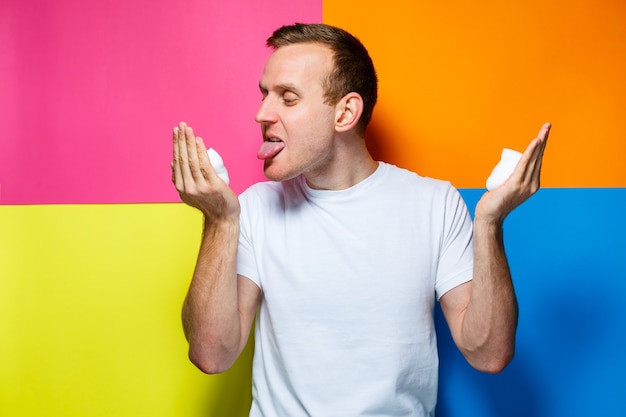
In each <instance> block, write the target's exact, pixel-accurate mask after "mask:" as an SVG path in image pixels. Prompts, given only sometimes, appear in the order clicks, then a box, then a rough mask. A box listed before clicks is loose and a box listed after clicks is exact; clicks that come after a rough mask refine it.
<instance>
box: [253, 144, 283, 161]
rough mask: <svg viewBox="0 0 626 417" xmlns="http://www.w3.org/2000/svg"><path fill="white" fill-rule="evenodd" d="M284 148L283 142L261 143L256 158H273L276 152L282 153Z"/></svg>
mask: <svg viewBox="0 0 626 417" xmlns="http://www.w3.org/2000/svg"><path fill="white" fill-rule="evenodd" d="M284 147H285V143H284V142H269V141H268V142H263V144H262V145H261V147H260V148H259V152H258V153H257V158H259V159H263V160H265V159H270V158H273V157H275V156H276V154H277V153H278V152H280V151H282V150H283V148H284Z"/></svg>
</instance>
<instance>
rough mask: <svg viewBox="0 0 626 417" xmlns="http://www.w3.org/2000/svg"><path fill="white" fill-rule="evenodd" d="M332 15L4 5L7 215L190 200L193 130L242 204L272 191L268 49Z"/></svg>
mask: <svg viewBox="0 0 626 417" xmlns="http://www.w3.org/2000/svg"><path fill="white" fill-rule="evenodd" d="M321 15H322V4H321V1H308V0H264V1H255V2H251V1H249V0H229V1H227V2H225V1H217V0H213V1H203V0H188V1H180V0H158V1H150V0H132V1H124V0H117V1H110V0H109V1H107V0H91V1H88V2H86V1H82V0H37V1H34V0H4V1H2V3H1V4H0V39H1V40H2V41H1V43H0V129H1V130H0V131H1V132H2V136H1V137H0V204H80V203H142V202H171V201H180V200H179V197H178V195H177V194H176V192H175V190H174V189H173V186H172V184H171V180H170V178H171V171H170V168H169V163H170V160H171V129H172V127H173V126H174V125H176V124H177V123H178V122H179V121H181V120H184V121H186V122H188V123H189V124H190V125H192V126H193V127H194V129H195V131H196V132H197V134H198V135H200V136H202V137H203V138H204V139H205V141H206V142H207V143H208V144H209V145H210V146H213V147H214V148H216V149H217V150H218V151H219V152H220V153H221V154H222V156H223V157H224V160H225V162H226V166H227V168H229V171H230V176H231V186H232V187H233V189H234V190H235V191H236V192H241V191H242V190H243V189H244V188H246V187H247V186H248V185H250V184H251V183H253V182H255V181H258V180H260V179H263V175H262V164H261V163H260V162H259V161H258V160H257V159H256V150H257V147H258V145H259V144H260V142H261V139H260V133H259V132H260V130H259V128H258V126H257V124H256V123H255V122H254V114H255V112H256V109H257V106H258V105H259V103H260V93H259V92H258V80H259V77H260V75H261V71H262V69H263V63H264V60H265V58H266V57H267V55H268V54H269V50H268V49H267V48H266V47H265V39H266V38H267V37H268V36H269V35H270V34H271V32H272V31H273V30H274V29H276V28H277V27H279V26H281V25H283V24H288V23H293V22H295V21H301V22H319V21H321Z"/></svg>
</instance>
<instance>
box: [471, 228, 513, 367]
mask: <svg viewBox="0 0 626 417" xmlns="http://www.w3.org/2000/svg"><path fill="white" fill-rule="evenodd" d="M517 317H518V309H517V300H516V297H515V291H514V289H513V283H512V281H511V274H510V270H509V265H508V262H507V259H506V255H505V251H504V242H503V232H502V223H501V222H483V221H481V220H480V219H479V220H478V221H476V222H475V223H474V279H473V281H472V293H471V296H470V300H469V303H468V306H467V310H466V312H465V315H464V318H463V324H462V328H461V337H462V346H463V349H462V350H463V353H464V355H465V356H466V358H467V359H468V361H469V362H470V363H471V364H472V365H473V366H474V367H476V368H478V369H481V370H484V371H486V372H499V371H500V370H502V369H503V368H504V367H505V366H506V365H507V364H508V363H509V362H510V360H511V359H512V358H513V353H514V350H515V332H516V328H517Z"/></svg>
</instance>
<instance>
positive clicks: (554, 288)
mask: <svg viewBox="0 0 626 417" xmlns="http://www.w3.org/2000/svg"><path fill="white" fill-rule="evenodd" d="M479 3H480V2H479ZM624 19H626V6H625V5H624V4H623V2H619V1H604V2H592V1H591V0H585V1H580V2H575V3H574V4H570V3H562V2H557V3H553V4H545V2H542V1H540V0H528V1H524V2H522V1H517V0H516V1H513V2H508V3H503V2H496V1H491V0H490V1H486V2H482V3H480V4H476V2H469V1H460V2H453V3H450V2H435V1H423V2H413V1H408V0H405V1H391V2H385V3H381V2H374V1H369V2H368V1H366V2H363V1H354V0H343V1H341V2H340V1H335V0H324V1H313V2H311V1H306V0H297V1H293V0H291V1H286V0H264V1H260V2H258V1H251V0H235V1H230V2H218V1H209V2H205V1H200V0H189V1H186V2H176V1H173V0H158V1H156V2H155V1H147V0H133V1H121V0H119V1H104V0H94V1H90V2H81V1H78V0H56V1H53V0H38V1H34V0H20V1H17V0H4V1H3V2H2V3H0V129H1V131H2V132H3V135H2V137H1V138H0V204H1V205H0V335H1V338H2V342H1V343H0V415H2V416H57V415H58V416H61V415H62V416H70V417H71V416H83V415H90V416H111V415H116V416H133V417H134V416H137V415H150V416H155V417H159V416H171V415H176V416H245V415H246V412H247V409H248V406H249V401H250V382H249V380H250V368H249V364H250V359H251V350H250V347H248V349H247V350H246V351H245V353H244V355H243V356H242V358H241V359H240V360H239V361H238V362H237V364H236V365H235V367H234V368H233V369H232V370H230V371H229V372H227V373H225V374H223V375H218V376H205V375H203V374H201V373H200V372H199V371H197V370H196V369H195V368H193V366H192V365H191V364H190V363H189V362H188V361H187V359H186V343H185V341H184V338H183V335H182V330H181V327H180V318H179V316H180V306H181V303H182V298H183V297H184V294H185V291H186V289H187V285H188V282H189V277H190V275H191V272H192V269H193V264H194V260H195V256H196V253H197V248H198V243H199V239H200V224H201V221H202V219H201V217H200V216H199V215H198V213H196V212H195V211H194V210H192V209H190V208H187V207H186V206H184V205H183V204H181V203H179V200H178V196H177V195H176V193H175V191H174V190H173V187H172V186H171V183H170V170H169V160H170V158H171V151H170V145H171V142H170V130H171V127H172V126H173V125H175V124H176V123H177V122H178V121H180V120H185V121H187V122H189V123H190V124H191V125H193V126H194V128H195V129H196V131H197V132H199V134H201V135H202V136H203V137H204V138H205V140H207V142H209V143H210V144H211V145H212V146H214V147H215V148H217V149H218V150H219V151H220V153H222V154H223V156H224V159H225V161H226V164H227V166H228V167H229V169H230V173H231V181H232V186H233V188H234V189H235V191H236V192H241V191H243V190H244V189H245V188H246V187H247V186H248V185H250V184H252V183H253V182H256V181H259V180H262V179H263V177H262V172H261V165H260V163H259V162H258V161H257V160H256V158H255V151H256V147H257V144H258V142H259V129H258V127H257V126H256V125H255V122H254V120H253V116H254V112H255V110H256V107H257V105H258V103H259V93H258V90H257V82H258V77H259V76H260V72H261V70H262V65H263V61H264V59H265V57H266V56H267V54H268V51H267V50H266V48H265V47H264V40H265V38H266V37H267V36H269V34H270V33H271V31H272V30H273V29H275V28H276V27H278V26H280V25H282V24H285V23H291V22H294V21H302V22H320V21H323V22H326V23H330V24H336V25H339V26H342V27H344V28H346V29H348V30H350V31H352V32H353V33H354V34H356V35H357V36H358V37H359V38H361V40H362V41H363V42H364V43H365V44H366V45H367V46H368V48H369V49H370V52H371V54H372V56H373V58H374V61H375V63H376V64H377V69H378V72H379V77H380V102H379V106H378V108H377V110H376V112H375V115H374V120H373V125H372V129H371V130H370V132H369V133H368V134H369V138H368V140H369V141H370V147H371V149H372V152H373V153H374V154H375V155H376V156H377V157H378V158H380V159H383V160H386V161H389V162H392V163H395V164H396V165H399V166H403V167H407V168H410V169H413V170H415V171H417V172H419V173H420V174H422V175H427V176H433V177H439V178H446V179H449V180H451V181H452V182H453V184H454V185H456V186H457V187H459V188H460V190H461V193H462V195H463V197H464V198H465V199H466V201H467V203H468V206H469V207H470V208H471V209H472V208H473V207H474V206H475V204H476V202H477V201H478V199H479V198H480V196H481V195H482V193H484V181H485V179H486V177H487V176H488V174H489V172H490V170H491V167H492V166H493V165H494V164H495V163H496V162H497V160H498V158H499V153H500V150H501V148H502V147H505V146H506V147H512V148H516V149H519V150H523V148H524V147H525V146H526V144H527V143H528V142H529V140H530V139H531V138H532V137H533V136H534V135H535V134H536V132H537V130H538V129H539V127H540V125H541V124H542V123H543V122H545V121H551V122H552V123H553V124H554V128H553V131H552V134H551V138H550V142H549V144H548V148H547V150H546V155H545V159H544V175H543V186H544V187H545V188H544V189H542V190H541V191H540V192H539V193H538V194H537V195H536V196H535V197H533V198H532V199H531V200H530V201H529V202H527V203H526V204H525V205H524V206H522V207H520V208H519V209H518V210H517V211H516V212H514V213H513V214H512V215H511V216H510V218H509V219H507V222H506V224H505V239H506V245H507V252H508V256H509V260H510V263H511V268H512V271H513V275H514V280H515V285H516V288H517V292H518V296H519V302H520V309H521V311H520V325H519V332H518V343H517V355H516V358H515V360H514V361H513V363H512V364H511V365H510V366H509V367H508V368H507V369H506V370H505V371H504V372H503V373H502V374H500V375H495V376H494V375H483V374H480V373H477V372H475V371H473V370H472V369H471V368H470V367H469V366H468V365H466V364H465V362H464V361H463V359H462V358H461V357H460V355H459V354H458V352H457V351H456V349H455V348H454V346H453V345H452V342H451V340H450V338H449V334H448V333H447V329H446V327H445V324H443V323H442V319H441V315H440V314H439V313H438V314H437V316H436V319H437V320H438V327H439V329H440V333H439V335H440V349H441V357H442V358H441V385H440V403H439V407H438V414H437V415H438V416H443V417H446V416H454V417H457V416H476V415H480V416H487V417H489V416H493V417H495V416H503V415H507V416H527V415H534V416H540V417H541V416H546V417H548V416H550V417H553V416H571V415H622V414H625V413H626V407H625V406H624V405H623V403H622V402H621V401H620V399H621V398H622V397H623V395H624V394H626V391H625V390H624V387H623V384H621V379H622V378H621V377H622V375H624V373H626V361H625V360H624V359H623V352H624V350H625V349H626V346H625V345H626V342H625V341H624V338H623V337H622V335H623V334H624V332H625V331H626V312H625V311H624V308H623V305H624V304H625V302H626V295H625V294H626V279H625V278H626V266H625V265H624V262H623V258H624V256H625V255H626V244H624V241H623V238H622V236H623V235H624V232H626V221H625V220H624V216H623V211H624V209H623V207H624V205H625V204H626V169H624V165H623V162H622V161H623V160H624V159H625V157H626V130H625V128H624V123H623V121H622V119H623V115H622V114H623V113H624V110H625V109H626V103H625V102H624V97H626V79H625V78H624V76H623V74H625V73H626V58H624V57H626V26H625V25H623V22H624V21H625V20H624Z"/></svg>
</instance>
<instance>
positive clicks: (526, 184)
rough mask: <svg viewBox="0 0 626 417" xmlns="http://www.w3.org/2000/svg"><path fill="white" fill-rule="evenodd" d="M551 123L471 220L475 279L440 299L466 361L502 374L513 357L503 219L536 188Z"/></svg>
mask: <svg viewBox="0 0 626 417" xmlns="http://www.w3.org/2000/svg"><path fill="white" fill-rule="evenodd" d="M549 131H550V125H549V124H545V125H544V126H543V127H542V129H541V131H540V132H539V135H538V137H537V138H536V139H534V140H533V141H532V142H531V143H530V145H529V146H528V148H527V149H526V151H525V152H524V155H523V156H522V158H521V160H520V162H519V163H518V165H517V167H516V168H515V172H514V173H513V175H512V176H511V177H510V178H509V179H508V180H507V181H506V182H505V183H504V184H503V185H502V186H500V187H498V188H496V189H494V190H492V191H490V192H487V193H486V194H485V195H484V196H483V197H482V198H481V200H480V201H479V202H478V205H477V206H476V213H475V216H474V277H473V280H472V282H468V283H466V284H463V285H460V286H459V287H457V288H455V289H453V290H451V291H449V292H448V293H446V294H445V295H444V296H443V297H441V300H440V302H441V307H442V311H443V313H444V315H445V317H446V320H447V322H448V325H449V327H450V331H451V333H452V337H453V339H454V341H455V343H456V345H457V346H458V347H459V349H460V351H461V352H462V353H463V355H464V356H465V358H466V359H467V360H468V362H469V363H470V364H471V365H472V366H473V367H475V368H476V369H479V370H481V371H485V372H492V373H495V372H500V371H501V370H502V369H504V367H506V365H507V364H508V363H509V362H510V361H511V359H512V358H513V354H514V351H515V332H516V329H517V317H518V310H517V300H516V298H515V291H514V289H513V282H512V280H511V273H510V271H509V265H508V262H507V259H506V255H505V251H504V242H503V232H502V225H503V222H504V219H505V218H506V216H507V215H508V214H509V213H510V212H511V211H513V210H514V209H515V208H516V207H517V206H519V205H520V204H522V203H523V202H524V201H526V200H527V199H528V198H530V197H531V196H532V195H533V194H534V193H535V192H537V190H538V189H539V185H540V174H541V162H542V158H543V152H544V149H545V146H546V141H547V139H548V133H549Z"/></svg>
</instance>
